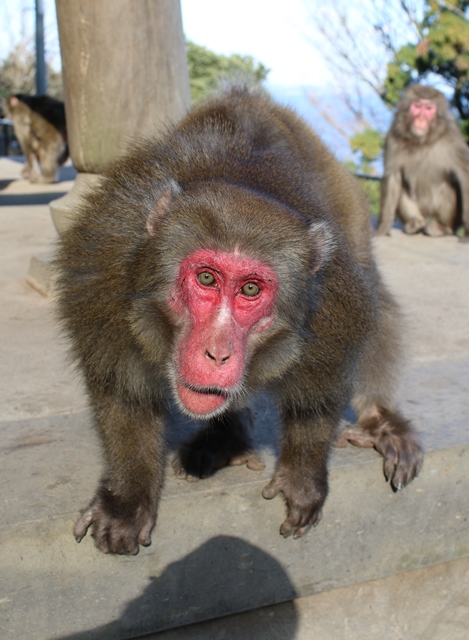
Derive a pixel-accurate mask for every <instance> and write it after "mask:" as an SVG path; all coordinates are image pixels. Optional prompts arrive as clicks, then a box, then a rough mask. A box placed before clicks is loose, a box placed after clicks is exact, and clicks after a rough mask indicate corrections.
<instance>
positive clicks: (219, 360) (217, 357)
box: [205, 349, 231, 367]
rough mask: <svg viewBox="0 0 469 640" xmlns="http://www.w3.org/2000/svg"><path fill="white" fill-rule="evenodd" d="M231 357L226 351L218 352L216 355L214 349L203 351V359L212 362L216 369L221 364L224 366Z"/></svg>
mask: <svg viewBox="0 0 469 640" xmlns="http://www.w3.org/2000/svg"><path fill="white" fill-rule="evenodd" d="M230 356H231V353H227V352H226V351H224V350H223V351H220V353H217V351H216V350H215V349H212V350H211V351H209V350H208V349H207V350H206V351H205V357H206V358H208V359H209V360H212V361H213V362H214V363H215V364H216V365H217V366H218V367H220V366H221V365H222V364H225V363H226V362H227V361H228V360H229V358H230Z"/></svg>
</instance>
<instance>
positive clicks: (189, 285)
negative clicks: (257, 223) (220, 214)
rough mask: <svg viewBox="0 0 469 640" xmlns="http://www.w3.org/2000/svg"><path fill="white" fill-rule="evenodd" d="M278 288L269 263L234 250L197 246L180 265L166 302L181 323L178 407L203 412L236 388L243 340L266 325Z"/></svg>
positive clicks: (177, 360) (241, 373)
mask: <svg viewBox="0 0 469 640" xmlns="http://www.w3.org/2000/svg"><path fill="white" fill-rule="evenodd" d="M277 290H278V280H277V276H276V275H275V273H274V271H273V270H272V268H271V267H270V266H269V265H267V264H265V263H263V262H260V261H257V260H254V259H251V258H249V257H247V256H243V255H242V254H240V253H237V252H233V253H229V252H219V251H213V250H208V249H201V250H198V251H195V252H194V253H192V254H191V255H189V256H188V257H187V258H186V259H185V260H184V261H183V262H182V263H181V266H180V269H179V275H178V279H177V282H176V287H175V288H174V289H173V291H172V293H171V296H170V300H169V305H170V307H171V308H172V310H173V311H174V312H175V313H176V314H178V316H180V317H181V319H182V320H183V322H184V325H185V329H184V331H183V335H182V340H181V342H180V343H179V345H178V347H177V350H176V354H175V361H174V365H175V373H176V380H175V386H176V393H177V397H178V399H179V401H180V403H181V404H182V408H183V409H185V410H186V411H187V412H189V413H190V414H193V415H198V416H206V415H208V414H211V413H214V412H217V410H218V409H220V408H221V407H223V405H224V404H225V403H226V401H227V399H228V397H229V396H230V394H231V395H233V393H236V391H239V390H240V389H241V385H242V381H243V377H244V373H245V368H246V347H247V344H248V340H249V338H250V336H253V335H255V334H261V333H262V332H264V331H265V330H266V329H268V328H269V327H270V326H271V324H272V322H273V308H274V301H275V297H276V294H277Z"/></svg>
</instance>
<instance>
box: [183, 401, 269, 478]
mask: <svg viewBox="0 0 469 640" xmlns="http://www.w3.org/2000/svg"><path fill="white" fill-rule="evenodd" d="M249 415H250V413H249ZM248 417H249V416H248ZM245 419H246V411H244V412H242V413H241V414H232V415H230V416H227V417H225V418H224V417H221V418H215V419H213V420H211V421H210V422H208V423H207V425H205V426H204V427H203V429H202V430H201V431H199V432H198V433H197V434H196V435H195V436H194V438H192V440H189V441H188V442H186V443H184V444H183V445H182V446H181V447H180V448H179V451H178V452H177V454H176V456H175V457H174V460H173V469H174V470H175V472H176V475H177V477H178V478H183V479H186V480H188V481H189V482H196V481H197V480H199V479H200V478H208V477H210V476H211V475H213V474H214V473H215V472H216V471H218V470H219V469H222V468H223V467H227V466H232V465H242V464H246V465H247V467H248V468H249V469H253V470H255V471H259V470H261V469H263V468H264V464H263V463H262V462H261V460H260V459H259V457H258V456H257V455H256V454H255V453H253V451H252V450H251V441H250V438H249V436H248V434H247V433H246V429H245V426H244V420H245Z"/></svg>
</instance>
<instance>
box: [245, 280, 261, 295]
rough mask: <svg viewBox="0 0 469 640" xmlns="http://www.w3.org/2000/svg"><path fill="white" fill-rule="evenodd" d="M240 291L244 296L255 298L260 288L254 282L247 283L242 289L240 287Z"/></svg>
mask: <svg viewBox="0 0 469 640" xmlns="http://www.w3.org/2000/svg"><path fill="white" fill-rule="evenodd" d="M241 291H242V292H243V293H244V295H245V296H249V297H251V298H252V297H253V296H257V294H258V293H259V291H260V288H259V287H258V286H257V284H256V283H255V282H248V283H247V284H245V285H244V287H241Z"/></svg>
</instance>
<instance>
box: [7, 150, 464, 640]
mask: <svg viewBox="0 0 469 640" xmlns="http://www.w3.org/2000/svg"><path fill="white" fill-rule="evenodd" d="M69 169H70V168H68V167H66V168H65V170H64V172H63V173H62V177H63V178H67V176H70V175H71V172H70V171H69ZM20 170H21V165H20V164H18V162H16V161H14V160H11V159H5V158H1V159H0V247H1V248H0V251H1V255H2V262H1V268H0V290H1V292H2V293H1V305H0V325H1V329H2V356H1V359H0V383H1V384H0V400H1V402H0V452H1V453H2V455H3V453H4V454H5V457H4V458H2V459H1V460H3V462H0V501H1V502H0V504H1V505H3V506H4V507H5V511H4V515H0V526H1V525H2V524H5V523H9V522H10V520H12V519H14V515H15V510H16V511H17V512H18V511H22V513H26V514H27V513H29V514H30V515H29V516H28V517H27V516H25V517H24V520H25V522H26V521H27V520H29V521H33V520H36V519H38V517H39V516H38V513H39V512H40V511H41V509H42V510H43V511H44V508H45V507H47V508H49V503H48V502H47V500H46V497H44V502H41V500H42V499H43V496H42V495H34V482H35V480H34V477H31V476H30V474H29V473H28V472H29V469H30V468H31V467H29V466H28V458H27V456H26V453H25V455H24V456H23V452H27V451H28V450H29V449H32V450H34V449H36V450H37V449H38V448H39V447H40V446H41V445H47V443H48V442H49V441H51V442H52V439H51V436H50V432H49V431H48V430H47V429H46V428H42V427H41V424H43V423H42V422H41V420H44V421H46V420H47V421H48V422H47V424H49V423H54V422H57V423H59V422H60V420H62V418H65V417H67V416H72V418H73V417H74V416H80V415H81V414H83V412H84V411H85V410H86V401H85V399H84V396H83V393H82V391H81V389H80V386H79V382H78V381H77V379H76V377H75V376H74V375H73V374H72V372H71V370H70V368H69V366H68V364H67V362H66V357H65V346H64V344H63V342H62V341H61V339H60V338H59V336H58V333H57V330H56V328H55V325H54V323H53V320H52V318H51V304H50V300H48V299H47V298H45V297H43V296H42V295H40V294H39V293H38V292H37V291H35V290H34V289H33V288H32V287H31V286H30V285H29V284H27V282H26V275H27V272H28V267H29V263H30V260H31V257H32V256H33V255H35V254H38V253H41V252H43V251H46V250H48V249H49V248H50V243H51V242H53V240H54V238H55V230H54V228H53V225H52V222H51V219H50V214H49V209H48V206H47V203H48V202H49V201H50V200H51V199H52V197H57V196H59V195H61V194H62V193H63V192H64V191H67V190H68V189H69V188H70V187H71V185H72V182H71V181H69V180H66V179H63V180H62V181H61V182H60V183H58V184H56V185H52V186H50V185H48V186H46V185H35V186H33V185H29V184H28V183H27V182H25V181H23V180H19V179H18V178H19V175H20ZM67 172H68V173H67ZM38 202H39V203H40V204H37V203H38ZM376 253H377V257H378V260H379V262H380V263H381V264H382V268H383V271H384V274H385V277H386V280H387V281H388V283H389V286H390V287H391V289H392V290H393V291H394V293H395V294H396V296H397V298H398V299H399V301H400V302H401V305H402V308H403V310H404V314H405V316H406V324H407V332H408V336H407V337H408V344H409V365H408V366H409V368H408V373H407V375H406V378H405V385H404V392H403V405H404V407H405V410H406V412H407V413H410V415H411V416H412V417H414V419H416V423H417V425H418V427H419V429H420V430H421V431H422V432H424V430H425V424H422V423H419V420H418V416H419V415H421V416H423V415H425V412H426V411H427V413H428V412H429V413H428V415H429V416H430V415H431V416H432V417H433V418H434V419H435V420H436V422H437V423H438V424H441V425H444V429H445V431H444V432H443V429H441V430H438V429H436V430H435V429H434V430H433V431H432V434H431V437H430V436H429V437H428V438H429V439H428V444H431V446H436V444H435V443H439V446H440V448H441V449H442V450H444V448H445V443H446V442H447V443H449V444H448V446H450V445H451V446H452V445H453V444H454V445H456V444H457V445H458V446H460V447H461V443H463V442H467V424H468V417H467V415H468V414H467V409H468V400H467V384H468V381H469V330H468V318H469V289H468V282H469V277H468V276H469V245H463V244H461V243H458V242H457V240H456V239H455V238H444V239H430V238H426V237H423V236H418V237H412V238H411V237H407V236H404V235H403V234H401V233H400V232H398V231H396V232H395V234H394V236H393V237H392V238H384V239H379V240H378V241H377V242H376ZM416 381H417V382H416ZM418 382H419V383H420V390H419V388H418V386H419V385H418ZM414 387H416V388H414ZM408 389H412V393H407V390H408ZM428 407H430V409H431V410H430V409H429V408H428ZM72 418H71V419H72ZM73 419H74V418H73ZM31 420H34V421H37V425H39V428H38V429H37V430H36V431H35V435H34V438H33V437H32V436H30V435H28V432H27V429H26V427H25V425H29V424H30V421H31ZM428 420H429V422H430V421H431V420H430V418H428ZM44 424H46V422H44ZM15 425H17V427H15ZM15 429H17V431H16V436H17V437H16V440H15V442H16V444H15V447H13V448H14V449H15V451H18V452H19V455H18V456H17V458H15V459H13V458H11V456H10V457H8V458H7V457H6V456H7V455H9V453H10V452H11V451H12V450H13V449H12V447H11V446H10V443H11V442H12V439H11V438H12V437H13V436H14V433H15ZM41 429H42V430H41ZM22 430H23V431H22ZM2 434H3V435H2ZM21 438H22V439H21ZM464 438H466V439H464ZM48 439H49V440H48ZM13 440H14V438H13ZM2 442H3V444H5V443H6V444H8V447H5V450H4V451H3V450H2ZM442 443H443V444H442ZM79 446H80V442H79V438H77V443H76V457H77V459H79V457H80V454H79V452H78V449H79ZM85 449H86V446H85ZM50 451H51V453H52V454H53V452H54V451H55V450H54V449H53V448H51V449H50ZM460 451H461V452H463V451H464V447H463V446H462V447H461V448H460ZM361 453H362V452H360V454H361ZM364 453H367V454H368V452H364ZM72 454H73V449H72ZM69 455H70V454H69ZM82 455H83V454H82ZM90 455H94V453H93V452H92V453H91V454H90ZM461 455H462V454H461ZM22 456H23V457H22ZM359 459H361V458H360V456H359ZM363 459H364V460H368V458H366V457H365V458H363ZM11 460H13V467H12V469H13V472H14V474H17V476H18V478H19V480H18V481H17V482H16V484H15V486H12V484H11V477H12V475H13V472H12V474H5V473H4V474H3V475H1V471H2V470H1V467H2V465H7V464H12V463H11ZM15 460H16V462H15ZM8 461H10V462H8ZM42 464H43V465H49V466H52V465H54V464H60V461H58V460H56V459H54V458H53V459H49V460H45V461H43V462H42ZM84 464H85V463H84ZM23 465H24V466H23ZM3 468H4V470H6V469H7V468H10V467H8V466H3ZM465 468H466V467H465ZM435 469H436V467H435ZM438 469H440V468H438ZM431 471H432V467H431V465H429V470H428V471H427V473H431ZM440 471H441V469H440ZM435 472H436V471H435ZM34 473H36V472H34ZM230 473H231V471H230ZM233 473H234V474H236V473H242V471H239V472H238V470H236V471H233ZM68 474H69V470H67V469H66V468H64V469H63V470H62V471H61V473H59V475H56V476H55V480H54V486H52V485H49V486H48V487H47V489H48V490H49V491H60V485H67V484H68V483H70V482H71V479H70V476H69V475H68ZM15 477H16V476H15ZM236 477H237V476H236ZM82 480H83V482H84V479H82ZM419 481H420V478H419ZM459 482H460V483H462V484H463V487H464V494H465V495H467V494H468V493H469V492H468V489H469V480H468V478H467V476H466V475H463V476H462V477H461V478H460V480H459ZM55 485H56V486H55ZM417 487H418V485H417ZM87 490H88V489H87ZM422 490H423V489H422V488H420V489H419V488H417V489H415V491H422ZM26 495H27V498H26V497H25V496H26ZM44 495H45V494H44ZM383 495H385V494H384V493H383ZM403 495H404V496H405V494H403ZM458 495H459V494H458ZM398 498H399V499H401V498H400V496H399V497H398ZM383 499H384V498H383ZM386 499H388V498H386ZM389 499H390V498H389ZM402 500H405V498H402ZM426 504H427V503H426ZM78 506H82V505H81V504H80V505H77V507H78ZM438 506H439V505H436V507H435V518H436V519H438V517H439V516H438V509H437V507H438ZM28 510H29V511H28ZM65 511H66V509H65ZM49 517H50V516H49ZM416 517H417V514H416ZM455 518H463V519H464V521H465V522H466V518H467V511H465V512H463V513H462V515H461V514H459V515H456V516H455ZM2 521H3V522H2ZM162 522H163V525H162V530H163V531H164V517H163V516H162ZM393 524H395V522H393ZM25 526H26V525H25ZM323 526H326V525H325V524H324V525H323V524H321V527H323ZM443 526H444V523H443ZM448 526H450V525H448ZM464 527H467V523H466V524H465V525H464ZM318 531H319V529H318ZM458 531H459V535H461V529H458ZM464 531H466V532H467V528H465V529H464V530H463V532H464ZM439 535H440V534H439ZM441 535H443V534H441ZM441 535H440V538H441ZM67 536H68V534H67ZM5 539H6V540H7V541H8V542H9V544H10V540H9V539H8V538H5ZM467 540H468V541H469V534H467ZM85 542H87V543H89V542H90V541H89V540H88V539H87V540H86V541H84V542H83V543H82V545H83V544H85ZM300 544H303V543H302V542H301V543H300ZM468 544H469V543H468ZM5 548H6V547H5ZM11 548H13V547H11ZM80 551H81V552H82V553H83V550H81V549H80ZM355 552H356V550H355V548H354V544H352V543H351V545H350V554H352V555H353V554H354V553H355ZM468 554H469V548H468V549H467V550H466V551H463V550H461V549H460V550H459V551H458V552H457V553H455V554H452V553H451V550H450V549H449V550H448V554H447V556H444V555H442V554H441V553H440V555H438V554H437V555H436V556H435V558H436V559H435V562H440V564H434V565H433V566H429V567H427V568H423V569H417V570H413V571H406V572H404V573H399V574H398V575H393V576H390V577H385V578H381V579H377V580H368V581H366V582H361V583H360V584H356V585H354V584H351V585H350V586H345V587H342V588H336V589H333V590H331V591H325V592H322V593H316V594H315V595H312V596H308V597H300V598H298V599H297V600H296V601H295V602H286V603H283V604H279V605H275V606H270V607H265V608H260V609H257V610H254V611H251V612H247V613H242V614H237V615H234V616H230V617H224V618H220V619H218V620H214V621H209V622H202V623H199V624H196V625H191V626H190V627H182V628H179V629H175V630H172V631H164V632H161V633H159V634H156V635H154V636H151V637H155V638H156V637H158V638H161V640H165V639H166V638H167V639H168V640H170V639H173V640H176V639H177V640H179V639H181V638H194V639H195V640H198V639H199V638H200V639H202V638H203V639H210V640H222V639H223V640H224V639H231V638H232V639H233V640H238V639H241V638H243V639H249V638H253V639H254V638H255V639H263V638H266V639H271V638H272V639H274V638H286V639H288V638H292V639H293V638H295V639H298V640H306V639H309V638H320V639H325V640H328V639H329V638H331V639H334V640H336V639H337V640H340V639H342V638H343V639H344V640H345V639H346V640H368V639H370V640H374V639H377V638H379V639H383V640H388V639H389V640H394V639H396V640H397V639H404V640H414V639H419V640H420V639H422V640H424V639H425V640H459V639H461V640H463V639H466V638H468V637H469V558H468V557H464V556H468ZM82 557H86V556H82ZM445 557H459V558H460V559H458V560H452V561H450V562H441V561H440V560H438V558H441V559H444V558H445ZM54 558H55V556H54ZM93 558H94V556H93ZM4 560H5V558H4ZM430 564H431V563H430ZM115 566H116V567H117V566H118V565H115ZM407 568H412V565H411V564H409V565H408V566H407ZM18 570H19V567H18ZM41 571H45V570H44V569H41ZM5 575H6V574H5ZM0 582H1V579H0ZM37 584H41V582H40V581H39V582H37V581H36V583H35V588H37ZM43 584H44V585H45V584H47V582H46V580H44V582H43ZM27 586H28V585H27V584H24V583H23V584H22V585H21V588H20V587H18V588H17V590H16V591H15V590H11V591H9V590H8V588H7V589H6V590H5V591H3V592H2V593H3V594H4V595H3V596H1V597H0V637H1V638H2V639H3V640H12V639H13V638H15V640H22V638H28V640H31V639H33V638H38V639H39V640H40V639H42V640H49V638H52V637H54V638H55V637H59V636H57V635H55V634H54V633H53V632H52V631H51V633H50V635H48V634H47V633H45V632H42V631H38V632H37V633H35V632H34V619H33V620H32V621H30V622H29V623H28V624H27V623H26V617H27V615H28V611H27V610H25V611H23V612H22V615H23V616H25V618H24V620H25V621H24V626H23V629H24V634H22V631H21V628H22V627H21V617H20V622H19V623H18V622H16V623H15V624H16V625H17V626H15V627H13V626H10V627H9V626H8V620H7V617H8V616H10V615H11V613H9V612H11V610H12V609H11V607H12V605H13V610H14V608H15V606H14V605H15V602H16V601H17V602H18V603H19V602H23V601H22V600H21V598H22V595H21V593H22V592H24V590H25V589H27ZM87 586H88V585H86V584H84V585H83V588H84V589H86V588H87ZM201 589H203V585H201ZM35 599H36V601H38V602H40V603H42V604H41V606H43V607H44V606H48V605H47V602H48V600H47V592H44V593H40V592H37V593H36V597H35ZM33 601H34V600H33ZM25 602H28V601H25ZM18 606H19V605H18ZM90 606H91V608H92V607H93V606H95V605H93V603H91V605H90ZM188 606H190V603H189V604H188ZM33 608H34V607H33V606H32V605H31V610H32V609H33ZM2 612H4V613H2ZM31 612H32V613H33V611H31ZM4 614H5V618H4V621H6V622H5V626H2V625H3V622H2V616H3V615H4ZM67 615H72V614H71V612H68V613H67V611H66V610H60V609H59V617H60V616H62V617H63V616H67ZM103 618H104V613H103ZM18 625H19V626H18ZM12 628H14V629H15V631H11V629H12ZM2 629H4V632H2V631H1V630H2ZM9 629H10V631H8V630H9ZM31 629H32V630H31ZM64 637H65V636H64ZM67 637H70V638H77V639H78V638H82V637H83V638H85V637H90V638H91V637H99V635H97V636H95V635H93V636H91V635H90V636H88V635H86V634H85V635H83V636H82V635H80V634H79V635H76V636H67ZM102 637H104V635H103V636H102ZM105 637H116V638H117V637H120V636H117V635H116V636H113V635H106V636H105ZM126 637H130V636H126Z"/></svg>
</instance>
